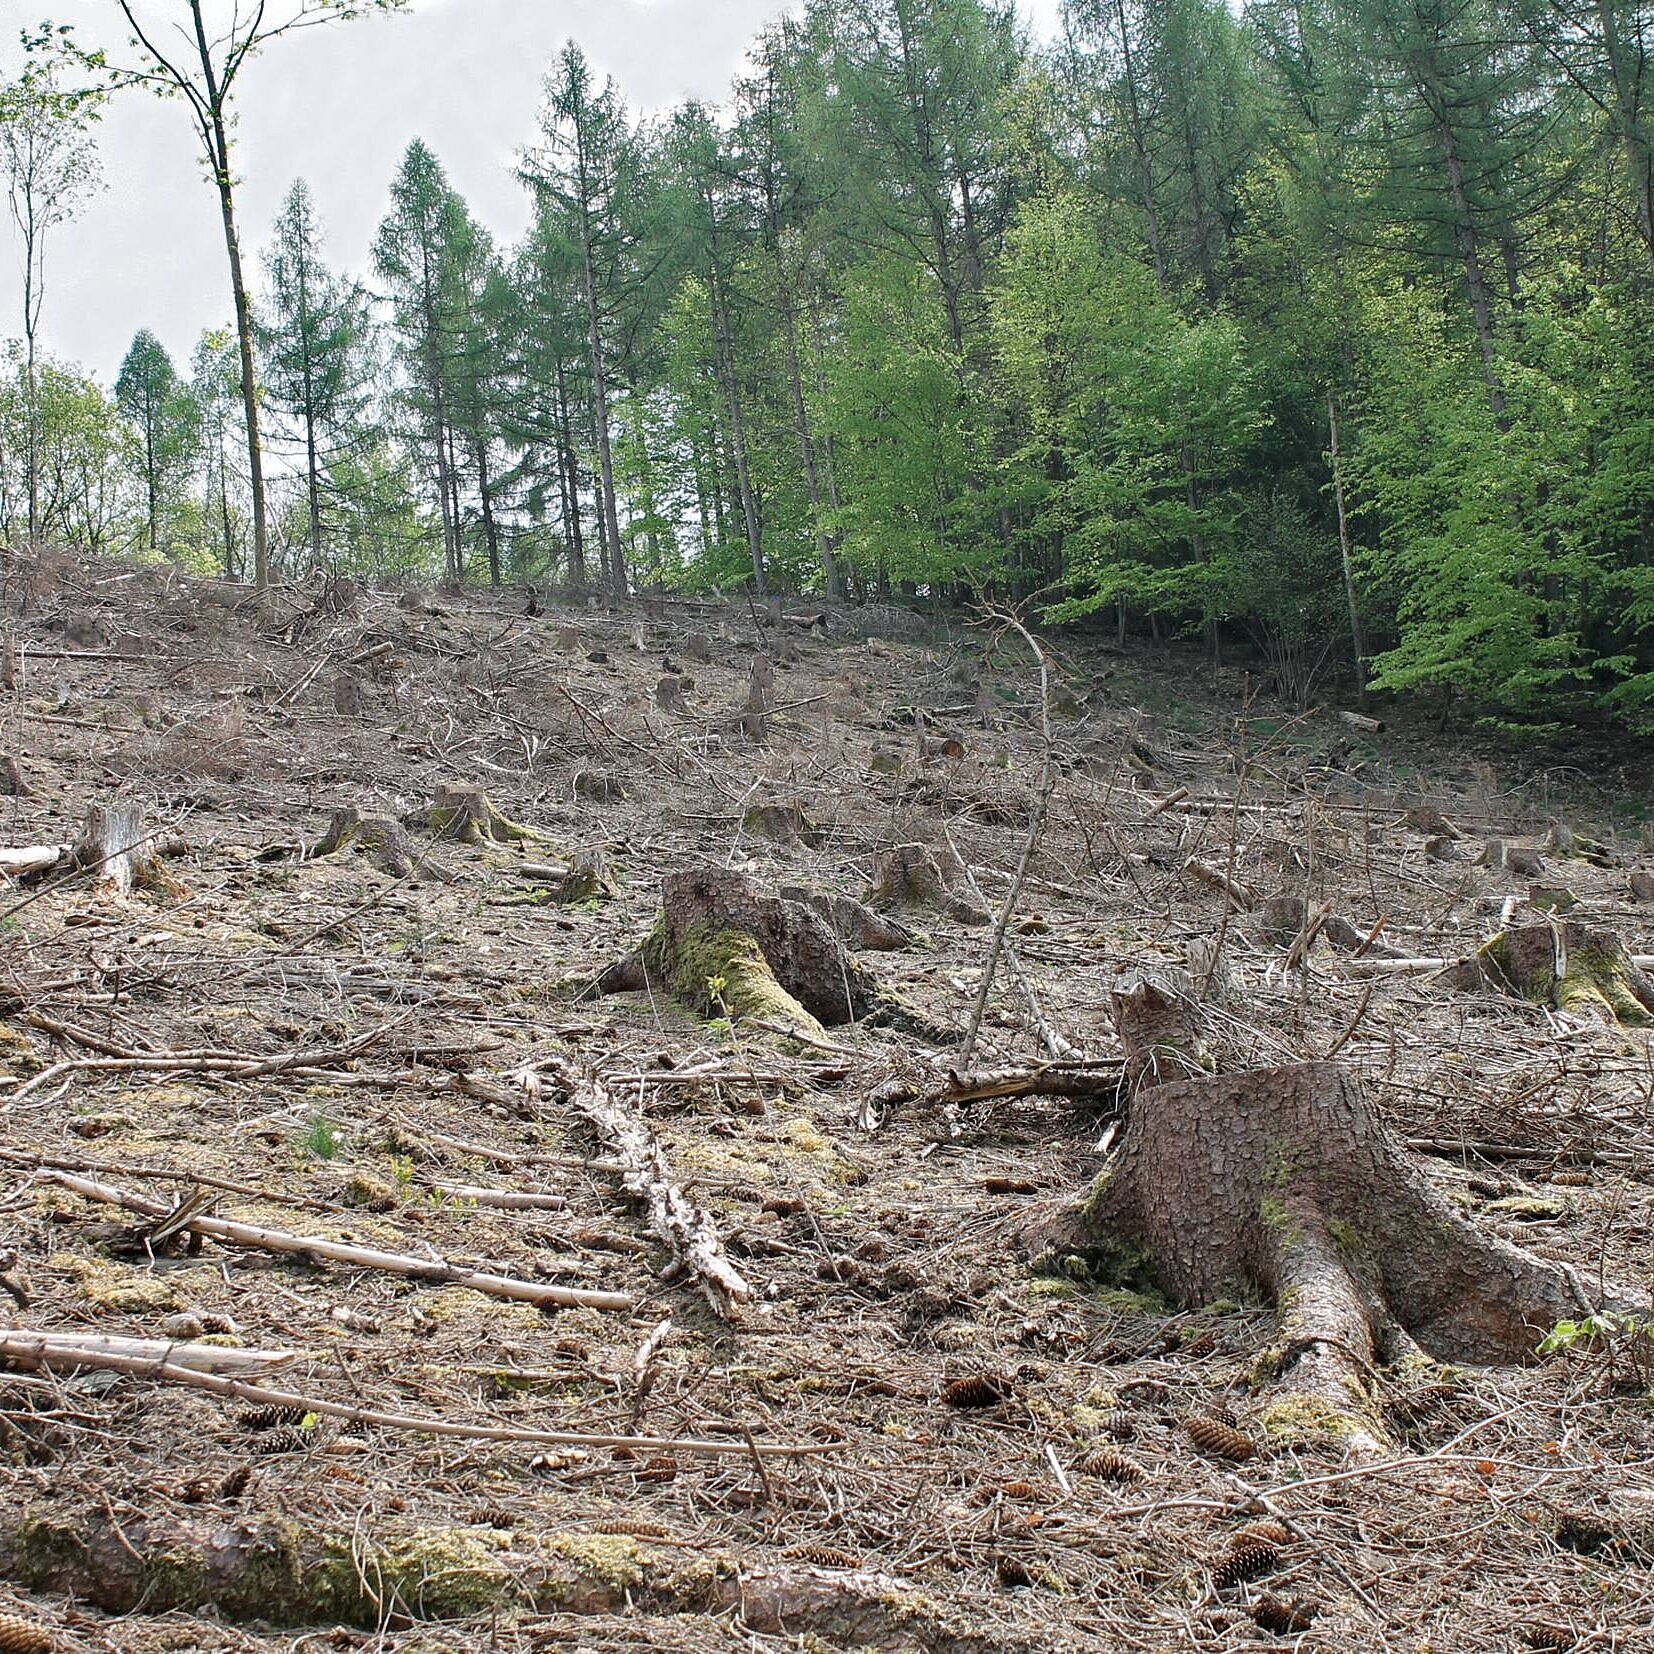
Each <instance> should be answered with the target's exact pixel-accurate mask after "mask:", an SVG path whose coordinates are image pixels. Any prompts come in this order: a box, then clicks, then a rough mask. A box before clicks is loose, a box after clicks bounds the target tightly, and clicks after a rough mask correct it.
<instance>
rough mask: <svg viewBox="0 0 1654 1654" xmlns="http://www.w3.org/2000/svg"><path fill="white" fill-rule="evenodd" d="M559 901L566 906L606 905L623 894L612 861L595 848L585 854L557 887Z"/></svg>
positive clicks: (578, 856) (572, 866)
mask: <svg viewBox="0 0 1654 1654" xmlns="http://www.w3.org/2000/svg"><path fill="white" fill-rule="evenodd" d="M556 893H557V900H558V901H559V902H560V903H562V904H564V905H565V906H572V905H573V904H574V903H576V902H606V901H609V900H610V899H611V898H612V897H615V896H618V895H619V894H620V890H619V887H618V886H617V885H616V884H615V880H614V874H613V873H612V872H611V871H610V870H609V860H608V857H607V856H605V855H604V854H603V852H602V850H600V849H598V848H596V847H595V846H594V847H593V848H592V849H590V850H582V851H581V852H580V853H579V854H578V855H577V856H576V857H575V858H574V860H573V862H572V863H571V864H570V866H569V869H568V871H567V872H566V873H564V874H563V876H562V878H561V879H559V880H558V882H557V885H556Z"/></svg>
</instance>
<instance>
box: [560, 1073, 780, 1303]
mask: <svg viewBox="0 0 1654 1654" xmlns="http://www.w3.org/2000/svg"><path fill="white" fill-rule="evenodd" d="M555 1072H556V1074H557V1077H558V1080H559V1083H560V1084H561V1085H562V1087H563V1089H564V1091H565V1092H566V1093H567V1095H568V1099H569V1102H570V1104H571V1105H572V1106H573V1108H574V1110H575V1112H576V1113H578V1114H579V1115H580V1116H581V1118H582V1119H584V1120H585V1121H586V1123H587V1124H588V1125H589V1126H590V1127H591V1128H592V1131H593V1132H594V1134H595V1135H596V1137H597V1139H598V1141H599V1142H600V1143H601V1144H602V1146H603V1148H604V1150H605V1151H606V1152H607V1153H608V1154H609V1155H610V1156H611V1157H612V1158H613V1159H615V1160H616V1161H618V1162H619V1163H620V1165H621V1167H622V1168H623V1169H622V1171H621V1174H620V1176H621V1183H622V1186H623V1187H624V1188H625V1190H626V1193H627V1194H628V1195H630V1196H631V1197H632V1198H633V1199H634V1200H636V1201H638V1202H640V1203H641V1204H642V1205H643V1206H644V1208H645V1209H646V1210H647V1212H648V1214H649V1227H650V1228H651V1229H652V1230H653V1231H654V1233H655V1234H656V1235H657V1236H658V1237H659V1238H660V1239H661V1240H662V1241H663V1242H665V1244H666V1246H667V1248H668V1250H669V1251H670V1252H671V1254H672V1262H673V1268H674V1270H675V1271H677V1272H679V1273H682V1274H683V1275H685V1276H687V1277H688V1279H689V1280H690V1281H691V1282H693V1284H694V1285H695V1286H697V1287H699V1288H700V1290H701V1291H702V1292H703V1293H704V1294H705V1296H706V1300H707V1302H708V1303H709V1304H711V1306H712V1308H713V1309H714V1310H715V1311H716V1312H717V1313H718V1314H719V1315H721V1316H723V1317H724V1318H725V1319H726V1320H728V1319H729V1318H731V1317H732V1316H733V1315H734V1314H735V1312H736V1309H737V1308H738V1307H739V1306H740V1305H741V1304H744V1303H747V1302H748V1301H749V1300H750V1299H751V1297H752V1288H751V1287H750V1286H749V1285H748V1284H747V1282H746V1280H745V1278H744V1277H743V1276H742V1275H741V1272H740V1271H739V1270H738V1269H736V1267H735V1266H734V1264H732V1263H731V1262H730V1261H729V1258H728V1257H727V1255H726V1254H725V1252H724V1247H723V1241H722V1239H721V1238H720V1237H719V1234H718V1225H717V1221H716V1219H714V1218H713V1216H712V1214H711V1213H710V1212H709V1211H707V1210H706V1208H705V1207H704V1206H700V1205H697V1204H696V1203H695V1202H694V1201H692V1200H691V1199H690V1198H689V1197H688V1195H686V1194H685V1193H684V1192H683V1190H682V1189H681V1188H680V1187H679V1186H678V1184H677V1183H676V1182H674V1181H673V1178H672V1174H671V1170H670V1168H669V1167H668V1165H667V1162H666V1153H665V1150H663V1149H662V1148H661V1145H660V1139H659V1138H657V1137H656V1136H655V1133H654V1131H653V1130H652V1129H651V1128H650V1126H649V1123H648V1122H647V1121H646V1120H645V1119H644V1118H643V1116H642V1115H641V1114H640V1113H639V1112H638V1111H637V1110H636V1109H635V1108H632V1107H631V1106H629V1105H628V1104H627V1103H624V1102H622V1101H621V1100H620V1099H619V1098H618V1097H616V1096H615V1094H614V1093H613V1092H612V1091H610V1090H609V1088H608V1087H607V1086H606V1085H604V1083H603V1082H602V1080H600V1079H599V1078H598V1077H597V1076H596V1075H595V1074H592V1073H589V1072H587V1071H585V1070H582V1069H577V1068H575V1067H574V1066H573V1065H572V1064H569V1063H559V1064H558V1065H557V1067H556V1069H555Z"/></svg>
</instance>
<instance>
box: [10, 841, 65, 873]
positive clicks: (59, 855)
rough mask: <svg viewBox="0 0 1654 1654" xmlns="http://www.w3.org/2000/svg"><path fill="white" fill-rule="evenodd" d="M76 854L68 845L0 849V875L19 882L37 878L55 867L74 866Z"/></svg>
mask: <svg viewBox="0 0 1654 1654" xmlns="http://www.w3.org/2000/svg"><path fill="white" fill-rule="evenodd" d="M74 854H75V853H74V851H73V850H72V849H71V848H70V847H69V846H68V845H67V844H22V845H17V846H15V847H12V848H4V849H0V873H4V874H5V876H6V877H7V878H8V879H17V880H19V881H21V880H23V879H32V878H37V877H38V876H39V875H40V874H42V873H49V872H51V871H52V869H53V868H55V867H62V866H68V865H70V864H72V863H73V861H74Z"/></svg>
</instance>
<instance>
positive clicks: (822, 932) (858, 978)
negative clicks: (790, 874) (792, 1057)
mask: <svg viewBox="0 0 1654 1654" xmlns="http://www.w3.org/2000/svg"><path fill="white" fill-rule="evenodd" d="M635 989H651V990H658V989H664V990H665V991H666V992H668V993H670V994H671V995H672V996H673V998H675V999H678V1000H680V1001H681V1002H682V1003H684V1004H685V1005H687V1006H689V1007H690V1008H691V1009H692V1010H694V1011H696V1012H697V1013H698V1014H700V1015H701V1016H705V1017H714V1016H727V1017H729V1018H730V1019H731V1020H732V1021H744V1022H749V1023H754V1024H759V1025H762V1026H763V1027H765V1028H767V1029H770V1030H771V1031H779V1032H781V1033H784V1034H795V1035H797V1036H799V1037H801V1038H802V1039H804V1040H806V1041H808V1040H817V1041H819V1040H821V1039H823V1038H824V1037H825V1030H826V1029H828V1028H834V1027H839V1026H841V1025H843V1024H844V1023H847V1022H857V1021H867V1022H871V1023H875V1024H882V1025H884V1026H889V1027H899V1028H902V1029H903V1030H904V1031H906V1032H909V1033H912V1034H915V1035H917V1036H918V1037H919V1038H921V1039H929V1040H935V1041H937V1042H938V1043H946V1042H948V1041H950V1040H951V1039H953V1038H954V1035H953V1033H952V1031H951V1030H947V1029H938V1028H937V1026H936V1025H935V1024H933V1023H931V1022H929V1021H928V1020H927V1019H926V1018H925V1017H924V1016H923V1015H922V1014H921V1013H919V1012H917V1011H915V1010H913V1009H912V1008H911V1007H909V1006H907V1005H905V1004H904V1003H903V1002H902V1001H901V1000H900V999H899V998H898V997H897V996H896V995H895V994H894V993H893V992H891V991H890V990H889V989H887V988H884V987H882V986H881V985H880V983H879V981H878V979H877V978H876V977H875V976H874V975H873V973H872V972H871V971H869V970H868V969H867V967H866V966H864V965H862V964H860V963H858V962H857V961H856V960H855V959H853V958H852V957H851V956H850V955H849V953H847V952H846V951H845V948H844V945H843V943H842V942H840V940H839V938H838V936H837V934H836V933H835V932H834V929H833V927H832V925H831V924H830V923H829V922H828V920H827V919H826V918H825V917H823V915H822V914H821V913H819V912H817V911H816V909H815V908H813V907H811V906H807V905H806V904H804V903H802V902H796V901H789V900H787V899H785V898H784V897H778V896H766V895H762V894H760V893H759V892H758V891H757V890H756V889H754V887H753V886H752V885H751V884H750V883H749V882H748V881H747V880H746V879H745V878H743V877H742V876H741V875H740V874H739V873H735V872H731V871H729V870H728V869H725V868H718V867H698V868H691V869H689V870H688V871H686V872H681V873H673V874H670V875H668V877H667V878H666V879H665V880H664V882H663V883H662V886H661V916H660V921H659V923H658V924H656V926H655V928H654V930H653V931H651V932H650V934H649V936H648V938H647V940H646V941H645V942H644V944H643V946H642V947H641V948H639V949H638V951H637V952H636V953H634V954H631V955H629V956H628V957H627V958H626V959H623V960H621V961H620V962H619V963H618V964H616V965H613V966H611V967H610V968H609V969H608V970H606V971H604V972H603V974H602V975H601V976H599V977H598V979H597V981H596V982H595V983H594V984H593V986H592V989H591V990H590V991H591V993H592V994H594V995H601V994H606V993H620V992H625V991H627V990H635Z"/></svg>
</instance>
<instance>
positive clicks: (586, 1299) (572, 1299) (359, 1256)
mask: <svg viewBox="0 0 1654 1654" xmlns="http://www.w3.org/2000/svg"><path fill="white" fill-rule="evenodd" d="M41 1176H42V1177H43V1178H45V1179H46V1180H48V1181H50V1182H52V1183H56V1184H58V1185H59V1186H61V1187H62V1188H65V1189H68V1190H69V1191H70V1192H71V1193H73V1194H77V1195H80V1196H82V1197H83V1198H84V1199H86V1200H96V1201H101V1202H103V1203H104V1204H105V1205H108V1206H119V1207H120V1208H121V1209H122V1211H127V1212H137V1213H139V1214H140V1215H142V1216H144V1217H147V1218H155V1219H161V1220H163V1221H164V1220H165V1219H167V1218H168V1217H170V1216H171V1214H172V1211H173V1208H172V1207H170V1206H168V1205H167V1204H166V1203H165V1202H163V1201H158V1200H150V1199H148V1198H147V1197H145V1196H143V1195H137V1194H133V1193H132V1192H131V1191H130V1190H127V1189H119V1188H116V1187H114V1185H112V1184H108V1183H94V1182H93V1181H92V1180H91V1179H90V1178H85V1177H76V1176H74V1175H73V1174H72V1173H70V1172H59V1171H47V1172H42V1174H41ZM181 1228H182V1230H183V1231H186V1232H188V1233H190V1234H194V1235H205V1236H207V1237H208V1238H209V1239H211V1240H216V1241H218V1242H219V1243H220V1244H222V1245H225V1246H243V1247H248V1248H250V1249H252V1250H254V1251H259V1252H283V1253H290V1254H296V1255H298V1256H301V1257H309V1258H326V1259H328V1260H329V1261H330V1262H332V1263H343V1264H350V1265H352V1266H353V1267H355V1268H357V1269H378V1270H383V1271H384V1272H385V1273H386V1274H390V1275H406V1276H409V1277H411V1278H412V1279H414V1280H419V1281H426V1282H429V1283H430V1284H432V1285H441V1286H463V1287H469V1288H470V1289H471V1290H472V1291H473V1292H481V1293H485V1294H486V1295H487V1296H489V1297H491V1298H513V1299H516V1300H517V1301H519V1302H521V1303H527V1304H536V1305H540V1306H542V1307H544V1306H567V1307H574V1306H584V1307H586V1308H590V1309H612V1310H627V1309H630V1308H631V1307H632V1299H631V1297H630V1296H629V1295H628V1294H627V1293H624V1292H596V1291H590V1290H588V1289H586V1288H584V1287H571V1286H554V1285H551V1284H549V1283H547V1282H543V1281H522V1280H516V1279H514V1278H512V1277H511V1276H508V1275H493V1274H489V1273H487V1272H485V1271H483V1270H477V1269H468V1268H466V1267H465V1266H464V1265H462V1264H453V1263H449V1262H448V1261H447V1260H446V1259H445V1258H418V1257H414V1256H412V1255H411V1254H409V1253H406V1252H382V1251H379V1250H378V1249H377V1248H375V1247H369V1246H355V1245H352V1244H350V1243H348V1242H345V1241H334V1240H325V1239H323V1238H322V1237H321V1236H319V1235H293V1234H289V1233H287V1231H285V1230H282V1229H266V1228H263V1227H261V1226H259V1225H256V1224H251V1223H233V1222H231V1221H229V1220H228V1219H225V1218H216V1217H209V1216H207V1215H205V1214H197V1215H194V1216H191V1217H190V1218H189V1219H188V1220H187V1221H186V1222H185V1223H183V1224H182V1225H181Z"/></svg>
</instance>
